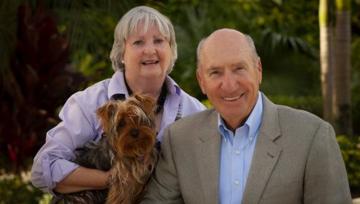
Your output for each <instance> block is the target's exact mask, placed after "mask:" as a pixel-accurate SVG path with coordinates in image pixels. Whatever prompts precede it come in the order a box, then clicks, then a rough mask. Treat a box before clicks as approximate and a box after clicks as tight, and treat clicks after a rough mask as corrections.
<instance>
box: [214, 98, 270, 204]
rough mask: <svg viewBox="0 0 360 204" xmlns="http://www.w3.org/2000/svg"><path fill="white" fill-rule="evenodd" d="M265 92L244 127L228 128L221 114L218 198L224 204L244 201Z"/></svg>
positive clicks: (237, 203)
mask: <svg viewBox="0 0 360 204" xmlns="http://www.w3.org/2000/svg"><path fill="white" fill-rule="evenodd" d="M262 104H263V103H262V94H261V92H259V93H258V99H257V102H256V105H255V107H254V109H253V110H252V112H251V114H250V115H249V117H248V118H247V120H246V122H245V123H244V125H243V126H241V127H239V128H237V129H236V130H235V134H234V133H233V132H232V131H231V130H229V129H228V128H227V127H226V125H225V123H224V121H223V119H222V118H221V117H220V116H219V117H218V128H219V131H220V134H221V151H220V154H221V155H220V177H219V198H220V203H221V204H239V203H241V202H242V198H243V193H244V190H245V185H246V180H247V177H248V174H249V170H250V166H251V160H252V157H253V153H254V149H255V143H256V139H257V135H258V133H259V128H260V125H261V118H262V112H263V105H262Z"/></svg>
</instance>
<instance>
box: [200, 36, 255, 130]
mask: <svg viewBox="0 0 360 204" xmlns="http://www.w3.org/2000/svg"><path fill="white" fill-rule="evenodd" d="M204 43H205V44H204V46H203V49H202V51H201V53H200V59H201V60H200V65H199V67H198V72H197V78H198V81H199V84H200V87H201V90H202V92H203V93H204V94H206V95H207V97H208V99H209V100H210V102H211V103H212V104H213V106H214V107H215V109H216V110H217V111H218V112H219V113H220V115H221V116H222V118H223V119H224V120H225V122H226V123H227V126H228V127H229V128H231V129H233V130H234V129H236V128H237V127H239V126H240V125H241V124H242V123H243V122H244V121H245V120H246V118H247V117H248V116H249V114H250V112H251V111H252V109H253V107H254V106H255V104H256V100H257V96H258V90H259V86H260V83H261V79H262V68H261V62H260V59H258V57H256V56H255V54H254V52H253V50H252V49H251V48H250V47H249V44H248V42H247V41H246V39H245V36H244V35H242V34H241V33H239V32H236V31H232V30H220V31H218V32H215V33H214V34H213V35H211V36H210V37H209V38H208V39H207V40H206V41H205V42H204Z"/></svg>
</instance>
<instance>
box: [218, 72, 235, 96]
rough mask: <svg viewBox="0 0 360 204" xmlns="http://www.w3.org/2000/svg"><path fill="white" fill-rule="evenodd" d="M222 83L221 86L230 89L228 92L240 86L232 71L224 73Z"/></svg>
mask: <svg viewBox="0 0 360 204" xmlns="http://www.w3.org/2000/svg"><path fill="white" fill-rule="evenodd" d="M221 85H222V86H221V88H222V89H223V90H224V91H228V92H231V91H234V90H236V89H237V88H238V85H237V80H236V78H235V76H234V75H233V74H231V73H225V74H224V78H223V81H222V84H221Z"/></svg>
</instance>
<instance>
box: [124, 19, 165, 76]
mask: <svg viewBox="0 0 360 204" xmlns="http://www.w3.org/2000/svg"><path fill="white" fill-rule="evenodd" d="M142 27H143V25H142V24H141V23H140V24H139V25H138V29H137V30H136V31H135V32H134V33H132V34H131V35H130V36H129V37H128V39H127V40H126V41H125V51H124V55H123V60H124V64H125V74H126V78H127V80H129V81H133V82H134V80H135V81H136V80H141V79H147V80H149V79H150V80H162V81H163V80H164V79H165V77H166V75H167V71H168V70H169V68H170V63H171V48H170V43H169V41H168V40H167V39H166V38H165V37H164V36H163V35H162V34H161V33H160V31H159V29H158V28H157V27H156V26H155V25H149V28H148V30H147V31H146V32H144V31H143V29H141V28H142Z"/></svg>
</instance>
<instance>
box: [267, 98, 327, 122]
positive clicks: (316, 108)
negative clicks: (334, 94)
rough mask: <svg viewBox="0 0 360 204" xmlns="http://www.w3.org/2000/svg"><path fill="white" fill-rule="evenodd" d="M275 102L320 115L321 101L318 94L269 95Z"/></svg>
mask: <svg viewBox="0 0 360 204" xmlns="http://www.w3.org/2000/svg"><path fill="white" fill-rule="evenodd" d="M269 98H270V100H272V101H273V102H274V103H276V104H281V105H286V106H290V107H292V108H297V109H302V110H306V111H309V112H310V113H313V114H315V115H317V116H319V117H321V116H322V101H321V97H319V96H284V95H279V96H269Z"/></svg>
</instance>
